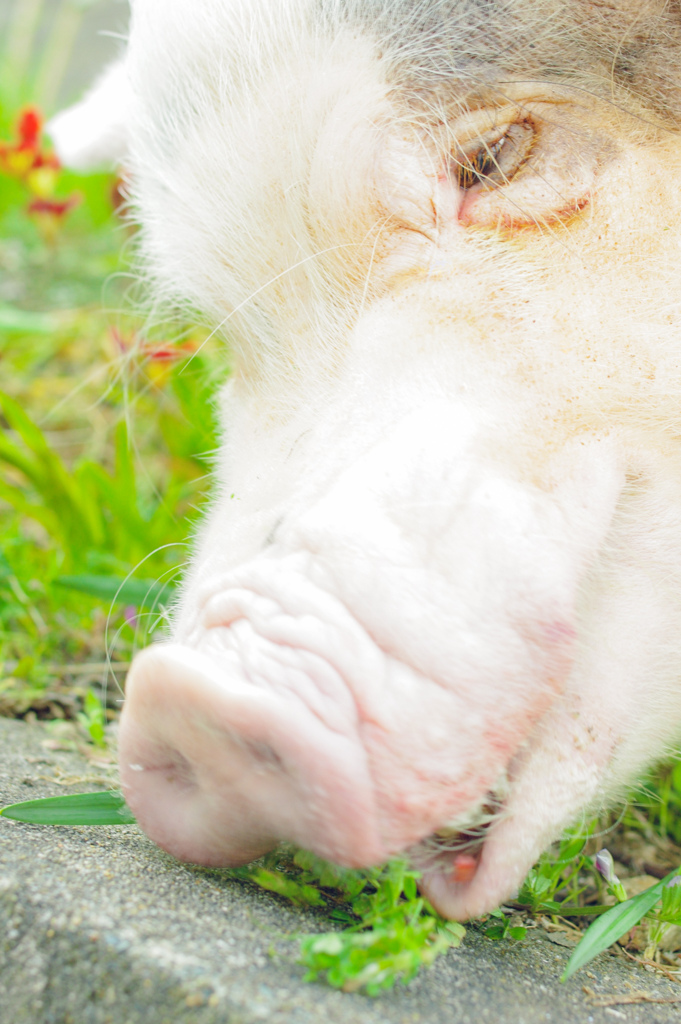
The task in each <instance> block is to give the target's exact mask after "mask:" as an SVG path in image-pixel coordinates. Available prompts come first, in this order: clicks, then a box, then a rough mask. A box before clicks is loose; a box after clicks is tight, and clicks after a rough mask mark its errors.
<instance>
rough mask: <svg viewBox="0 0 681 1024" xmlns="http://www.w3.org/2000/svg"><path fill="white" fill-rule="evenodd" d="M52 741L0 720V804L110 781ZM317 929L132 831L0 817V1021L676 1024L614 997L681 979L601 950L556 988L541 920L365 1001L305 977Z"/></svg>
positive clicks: (551, 946) (40, 730)
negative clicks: (304, 951) (305, 939)
mask: <svg viewBox="0 0 681 1024" xmlns="http://www.w3.org/2000/svg"><path fill="white" fill-rule="evenodd" d="M53 746H54V734H53V733H52V732H50V731H49V730H47V729H46V728H45V727H44V726H41V725H39V724H35V725H29V724H26V723H24V722H16V721H8V720H0V802H1V803H2V804H6V803H10V802H14V801H18V800H26V799H33V798H36V797H38V796H48V795H54V794H57V793H69V792H81V791H83V790H85V789H90V788H93V787H94V786H95V785H96V781H97V780H100V781H101V782H103V783H105V784H107V785H110V784H111V782H112V780H113V779H114V778H115V776H114V769H113V768H112V767H107V766H106V765H96V764H93V763H92V762H89V761H87V760H86V759H84V758H83V757H82V756H80V755H79V754H76V753H73V752H66V751H61V750H55V749H52V748H53ZM329 927H330V925H329V922H328V921H326V920H325V918H324V916H323V914H320V913H318V912H306V911H300V910H296V909H294V908H292V907H291V906H289V905H287V904H286V903H285V901H283V900H280V899H278V898H277V897H274V896H271V895H269V894H267V893H264V892H262V891H259V890H255V889H254V888H252V887H250V886H248V885H246V884H244V883H241V882H238V881H235V880H233V879H230V878H229V876H228V874H227V873H226V872H219V871H207V870H202V869H198V868H192V867H188V866H184V865H181V864H178V863H176V862H175V861H173V860H172V859H171V858H170V857H168V856H166V855H165V854H164V853H162V852H161V851H160V850H158V849H156V847H154V846H153V845H152V844H151V843H150V842H149V841H148V840H147V839H146V838H145V837H144V836H143V835H142V834H141V833H140V832H139V831H138V830H137V828H135V827H122V828H101V829H94V828H80V829H76V828H45V827H39V826H32V825H23V824H19V823H16V822H12V821H9V820H7V819H2V818H0V990H1V991H2V998H1V999H0V1024H142V1022H144V1024H185V1022H187V1024H189V1022H191V1024H255V1022H260V1021H272V1022H276V1024H284V1022H287V1024H288V1022H290V1024H312V1022H320V1021H324V1022H329V1024H332V1022H333V1024H335V1022H338V1024H351V1022H352V1024H356V1022H366V1024H474V1022H475V1024H478V1022H481V1021H482V1022H484V1021H491V1022H498V1024H538V1022H542V1024H543V1022H552V1024H565V1022H568V1021H569V1022H574V1024H587V1022H588V1024H591V1022H593V1024H614V1022H616V1021H628V1022H631V1024H635V1022H647V1024H666V1022H670V1024H671V1022H672V1021H673V1022H676V1024H678V1022H679V1020H681V1003H676V1004H673V1003H665V1002H650V1001H646V1002H644V1003H641V1004H629V1003H627V1002H626V1001H625V1000H627V999H632V998H634V997H635V993H640V994H642V996H643V997H645V998H646V1000H653V999H657V1000H670V999H673V998H677V999H678V998H679V997H681V985H678V984H673V983H671V982H669V981H667V980H665V979H664V978H661V977H660V976H659V975H658V974H652V973H647V972H646V971H645V970H643V969H642V968H640V967H638V966H637V965H634V964H630V963H628V962H626V961H624V960H622V959H621V958H619V957H614V956H613V955H611V954H603V955H602V956H600V957H599V958H598V959H597V960H596V961H594V963H593V964H592V965H591V966H590V967H589V968H588V970H589V974H588V975H587V974H586V973H584V972H582V973H581V974H580V975H579V976H578V977H577V978H576V979H574V980H572V981H571V982H569V983H568V984H567V985H560V984H559V981H558V978H559V975H560V973H561V969H562V967H563V965H564V963H565V961H566V959H567V956H568V955H569V949H568V948H565V947H564V946H563V945H560V944H556V943H555V942H552V941H549V940H548V938H547V933H545V932H544V931H543V930H542V929H541V928H537V929H536V930H534V931H532V932H529V933H528V938H527V939H526V940H524V941H522V942H520V943H511V942H498V943H495V942H491V941H490V940H489V939H486V938H485V937H484V936H483V935H481V934H480V933H479V932H477V931H475V930H474V929H469V932H468V935H467V937H466V940H465V942H464V945H463V946H462V947H461V948H460V949H458V950H452V951H450V953H449V954H447V956H445V957H443V958H442V959H441V960H440V962H438V963H437V964H436V965H435V966H434V967H433V968H431V969H430V970H428V971H424V972H423V973H422V974H421V975H420V976H419V978H417V979H416V981H414V982H413V983H412V984H411V985H410V986H409V988H407V989H404V988H400V989H398V990H396V991H394V992H391V993H388V994H387V995H384V996H383V997H381V998H379V999H375V1000H372V999H368V998H366V997H363V996H359V995H350V994H346V993H342V992H336V991H332V990H331V989H329V988H327V987H325V986H324V985H322V984H312V985H310V984H305V983H304V982H303V974H304V969H303V968H302V967H301V966H300V965H299V964H297V962H296V957H297V948H298V946H297V940H296V936H297V935H299V934H301V933H305V932H309V931H315V930H328V928H329ZM556 938H557V939H558V941H559V942H561V941H565V938H564V936H561V935H560V934H558V935H557V936H555V935H554V939H556ZM585 985H586V986H587V987H588V988H589V989H590V990H591V991H592V992H593V993H596V997H595V998H594V996H593V995H591V996H590V995H587V994H585V992H584V991H583V986H585ZM599 1002H600V1003H603V1002H605V1003H607V1004H608V1005H601V1006H598V1005H595V1004H596V1003H599Z"/></svg>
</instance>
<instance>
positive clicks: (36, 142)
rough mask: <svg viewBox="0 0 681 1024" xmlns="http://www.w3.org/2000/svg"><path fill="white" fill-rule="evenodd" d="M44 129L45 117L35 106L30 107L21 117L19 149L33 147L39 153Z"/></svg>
mask: <svg viewBox="0 0 681 1024" xmlns="http://www.w3.org/2000/svg"><path fill="white" fill-rule="evenodd" d="M42 130H43V119H42V116H41V114H40V112H39V111H38V110H36V108H35V107H29V108H28V109H27V110H25V111H24V112H23V114H21V116H20V117H19V122H18V124H17V134H18V136H19V149H32V150H33V151H34V152H35V153H37V152H38V151H39V149H40V135H41V132H42Z"/></svg>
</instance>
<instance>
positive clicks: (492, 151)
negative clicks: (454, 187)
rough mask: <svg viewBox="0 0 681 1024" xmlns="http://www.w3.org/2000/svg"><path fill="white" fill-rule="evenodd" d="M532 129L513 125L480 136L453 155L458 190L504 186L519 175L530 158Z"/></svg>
mask: <svg viewBox="0 0 681 1024" xmlns="http://www.w3.org/2000/svg"><path fill="white" fill-rule="evenodd" d="M534 139H535V130H534V128H533V126H532V125H531V124H530V123H529V122H528V121H523V122H521V123H519V124H512V125H510V126H509V127H508V128H506V129H505V130H504V132H503V133H502V134H500V133H499V132H498V131H497V132H496V133H490V134H489V136H487V137H485V136H482V137H479V138H478V139H476V140H475V144H474V145H471V146H466V147H465V148H462V149H461V150H460V151H459V152H458V153H456V154H455V155H454V172H455V175H456V178H457V180H458V183H459V188H461V189H463V190H464V191H468V190H469V189H471V188H473V187H474V186H475V185H483V186H485V185H486V186H488V187H490V188H492V187H498V186H500V185H506V184H507V183H508V182H509V181H511V179H512V178H513V177H514V176H515V175H516V174H517V173H518V171H519V170H520V168H521V167H522V166H523V164H524V163H525V161H526V160H527V158H528V157H529V155H530V152H531V150H532V146H533V143H534Z"/></svg>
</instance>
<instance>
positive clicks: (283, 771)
mask: <svg viewBox="0 0 681 1024" xmlns="http://www.w3.org/2000/svg"><path fill="white" fill-rule="evenodd" d="M314 576H315V571H314V559H313V558H312V557H311V556H310V555H309V553H298V554H296V555H293V556H288V557H280V556H279V555H273V556H272V557H267V556H265V557H261V558H259V559H256V560H255V561H254V562H253V563H250V564H247V565H246V566H243V567H241V568H240V569H238V570H235V571H234V572H233V573H231V574H229V577H228V578H227V579H225V580H220V581H219V582H218V584H217V585H213V586H212V587H211V589H210V592H209V593H208V594H207V595H206V598H205V600H204V601H203V603H202V605H201V606H200V608H199V611H198V613H197V615H196V617H195V619H194V624H193V626H189V627H188V628H186V629H185V630H183V632H182V634H181V636H180V637H179V639H180V640H181V641H182V642H181V643H175V644H162V645H157V646H155V647H152V648H149V649H148V650H146V651H144V652H142V654H141V655H139V656H138V658H137V660H136V663H135V665H134V667H133V669H132V672H131V674H130V677H129V680H128V684H127V699H126V706H125V709H124V715H123V720H122V724H121V738H120V760H121V779H122V785H123V789H124V792H125V795H126V799H127V800H128V803H129V805H130V806H131V808H132V810H133V812H134V813H135V815H136V817H137V819H138V821H139V822H140V824H141V825H142V827H143V828H144V829H145V831H146V832H147V833H148V834H149V835H150V837H151V838H153V839H154V840H155V841H156V842H157V843H158V844H159V845H160V846H162V847H163V848H165V849H166V850H168V851H169V852H170V853H172V854H174V855H175V856H177V857H178V858H180V859H182V860H188V861H194V862H199V863H204V864H212V865H223V866H235V865H237V864H241V863H245V862H248V861H250V860H252V859H254V858H255V857H257V856H259V855H261V854H262V853H264V852H266V851H267V850H268V849H271V848H272V847H273V846H275V845H276V843H277V842H278V841H280V840H288V841H292V842H295V843H297V844H298V845H300V846H303V847H305V848H308V849H311V850H313V851H314V852H315V853H317V854H318V855H320V856H322V857H324V858H326V859H328V860H332V861H335V862H337V863H341V864H345V865H348V866H354V867H362V866H369V865H371V864H375V863H378V862H380V861H382V860H384V859H386V858H387V857H389V856H391V855H393V854H396V853H399V852H402V851H405V850H407V851H411V853H412V854H413V858H414V860H415V862H416V863H417V864H418V865H419V866H422V867H423V868H424V871H425V874H426V880H425V881H424V887H425V888H426V891H427V892H428V893H429V895H430V897H431V899H432V900H433V901H434V902H435V904H436V905H438V906H440V907H441V908H442V909H443V910H444V911H445V912H446V913H449V914H450V915H451V916H461V915H462V914H465V913H468V911H469V907H475V909H476V910H479V909H490V907H491V906H492V905H494V904H495V903H496V902H498V900H499V899H501V898H503V897H504V896H506V895H508V893H509V891H511V890H512V889H513V888H514V887H515V886H516V885H517V884H518V875H519V873H520V874H521V875H522V873H523V872H524V871H525V870H526V869H527V867H528V866H529V864H527V863H526V861H527V857H526V856H525V857H521V858H520V860H521V866H520V867H516V866H515V864H514V863H511V862H509V858H508V849H509V848H508V847H506V858H505V862H503V858H502V863H501V864H498V863H496V862H495V860H494V857H495V852H494V851H495V849H496V847H497V845H498V837H499V836H502V835H503V832H504V830H505V829H507V828H508V820H507V810H506V807H505V806H497V807H496V808H495V816H498V818H499V821H498V825H497V827H495V828H492V829H491V830H489V832H488V835H487V839H486V842H485V844H484V846H483V848H482V853H481V855H478V856H477V857H476V862H475V865H476V867H477V870H476V871H475V877H474V878H473V879H472V880H470V879H468V880H466V882H465V883H464V884H462V882H461V872H460V870H459V871H458V873H457V870H458V868H457V865H458V862H459V861H460V856H459V853H458V852H457V850H456V848H455V847H456V844H454V848H453V849H452V850H451V851H449V853H448V854H447V855H445V856H443V855H442V853H441V852H440V855H439V856H438V857H437V858H432V857H431V858H430V859H429V858H427V857H424V856H423V851H424V849H425V847H424V845H423V841H424V840H426V839H427V837H428V836H430V835H431V834H432V833H435V832H437V831H438V830H442V829H443V828H446V827H447V825H448V823H452V822H460V823H461V824H463V825H465V821H464V819H463V818H462V815H465V814H466V812H470V809H471V808H474V807H475V806H476V805H480V804H484V803H486V802H487V803H489V802H490V800H494V799H495V797H494V796H492V797H490V795H489V794H490V792H491V791H496V792H497V793H498V792H499V791H498V787H497V785H496V784H497V781H498V779H499V778H500V776H501V775H503V773H504V772H505V771H506V769H507V767H508V766H509V765H512V764H513V763H514V761H517V760H518V755H519V751H520V749H521V748H522V747H523V744H524V743H525V742H526V741H527V738H528V736H529V734H530V733H531V731H532V729H533V727H535V725H536V723H537V721H539V720H540V719H541V718H542V716H543V714H544V712H545V711H546V708H547V707H548V706H549V705H550V703H551V700H552V699H553V698H555V680H554V682H553V683H552V684H548V683H547V680H546V679H544V678H541V673H540V672H537V671H535V674H536V679H535V680H534V684H533V682H532V679H531V676H532V671H531V666H529V667H528V666H525V668H524V669H523V673H521V674H524V675H525V676H526V677H527V678H525V679H524V680H521V679H519V678H516V679H515V680H514V681H512V682H511V683H510V685H509V687H508V690H509V691H510V692H511V693H512V694H514V695H515V696H514V698H513V700H512V701H511V702H510V703H507V704H506V705H505V706H503V707H499V708H497V709H494V708H493V709H490V708H481V707H478V706H476V703H475V700H474V698H473V695H472V693H471V687H470V686H469V685H467V684H466V685H464V686H463V688H462V689H458V688H457V685H456V674H455V673H454V674H453V675H452V677H451V678H450V679H444V680H433V679H428V678H426V677H424V676H423V675H422V674H421V673H419V672H418V671H416V670H415V669H413V668H411V667H410V666H409V665H408V664H406V663H405V662H404V661H401V660H399V659H397V658H395V657H394V656H392V655H390V654H388V653H386V651H385V650H383V649H382V648H381V647H380V646H379V645H378V644H377V643H376V642H375V641H374V640H373V639H372V637H371V636H370V635H369V633H368V632H367V630H366V629H365V628H364V627H363V626H362V625H361V624H360V623H359V622H358V621H357V619H356V618H355V617H354V615H352V614H351V613H350V612H349V611H348V609H347V607H346V606H345V605H344V603H343V602H342V601H340V600H339V599H338V598H337V597H336V596H335V595H334V594H332V593H330V592H329V591H328V590H327V589H325V588H323V587H321V586H319V584H318V582H315V581H313V579H312V577H314ZM564 664H565V666H566V667H567V662H566V661H564ZM535 670H536V666H535ZM579 795H580V798H581V797H582V795H583V794H582V793H580V794H579ZM544 818H545V813H544ZM544 841H545V836H544V834H543V833H542V835H541V838H540V839H538V841H537V843H535V844H534V845H533V847H532V851H533V854H534V853H536V852H538V850H539V849H540V848H541V845H543V842H544ZM525 845H526V844H525ZM488 846H489V849H490V851H491V852H490V853H489V854H488V852H487V848H488ZM520 846H522V843H521V844H520ZM535 846H536V847H537V849H536V850H535ZM515 849H516V851H517V852H518V853H521V852H523V851H522V850H521V849H520V848H519V847H518V844H517V841H516V847H515ZM524 852H526V853H527V851H524ZM511 860H512V861H515V857H514V858H511ZM530 863H531V860H530ZM459 867H460V865H459ZM478 888H481V889H482V896H481V897H480V898H477V902H476V896H475V893H476V891H477V889H478ZM469 892H470V893H472V896H470V898H467V901H466V900H463V901H462V898H463V895H464V894H468V893H469ZM448 901H449V902H448Z"/></svg>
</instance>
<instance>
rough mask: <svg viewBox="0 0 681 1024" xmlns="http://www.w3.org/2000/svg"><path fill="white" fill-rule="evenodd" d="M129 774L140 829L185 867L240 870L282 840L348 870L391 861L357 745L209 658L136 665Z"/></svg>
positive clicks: (156, 651) (166, 656) (130, 688)
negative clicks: (192, 864) (379, 831)
mask: <svg viewBox="0 0 681 1024" xmlns="http://www.w3.org/2000/svg"><path fill="white" fill-rule="evenodd" d="M230 668H231V670H230ZM221 669H222V670H221ZM120 766H121V782H122V786H123V791H124V793H125V796H126V799H127V801H128V804H129V805H130V807H131V808H132V810H133V813H134V814H135V816H136V817H137V820H138V821H139V823H140V825H141V826H142V828H143V829H144V830H145V832H146V833H147V834H148V835H149V836H150V838H152V839H153V840H154V841H155V842H156V843H158V845H159V846H161V847H163V848H164V849H165V850H167V851H168V852H169V853H172V854H173V855H174V856H176V857H178V858H179V859H180V860H185V861H193V862H195V863H200V864H208V865H218V866H226V867H235V866H237V865H239V864H244V863H248V862H249V861H251V860H253V859H254V858H256V857H258V856H260V855H261V854H263V853H265V852H266V851H267V850H270V849H272V847H274V846H275V845H276V844H277V843H278V842H279V841H280V840H282V839H287V840H290V841H293V842H297V843H298V844H300V845H303V846H307V847H308V848H313V849H315V850H316V851H317V852H318V853H319V854H320V855H321V856H324V857H327V858H328V859H333V860H336V861H339V862H341V863H344V864H347V865H350V866H360V865H364V864H367V863H372V862H376V861H380V860H381V859H383V858H384V857H385V856H386V851H385V849H384V848H383V846H382V845H381V842H380V839H379V837H378V834H377V831H376V823H375V814H374V795H373V787H372V784H371V780H370V778H369V774H368V770H367V764H366V755H365V753H364V751H363V750H362V749H361V746H360V744H359V741H358V737H357V735H356V733H355V734H353V732H352V731H350V730H343V729H340V730H337V729H334V728H328V727H327V726H326V725H325V724H324V722H323V720H321V719H320V718H319V717H318V716H317V715H316V714H315V712H314V710H313V709H311V708H309V707H306V706H305V704H304V703H303V702H300V701H297V700H295V699H293V700H288V701H287V700H286V699H285V698H283V697H282V696H281V695H279V694H277V693H276V692H273V691H272V690H270V689H269V688H267V686H263V685H258V682H250V681H247V680H246V679H245V677H244V672H243V670H239V667H238V666H234V665H232V666H231V667H230V666H227V668H226V670H225V666H224V665H223V666H220V665H219V664H216V662H215V661H213V660H212V659H211V658H210V657H209V656H207V655H206V654H203V653H202V652H200V651H197V650H193V649H190V648H188V647H182V646H180V645H171V644H168V645H158V646H156V647H151V648H148V649H147V650H146V651H143V652H142V653H141V654H140V655H139V656H138V657H137V659H136V661H135V664H134V667H133V669H132V671H131V673H130V676H129V679H128V683H127V688H126V705H125V713H124V716H123V722H122V727H121V741H120Z"/></svg>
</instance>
